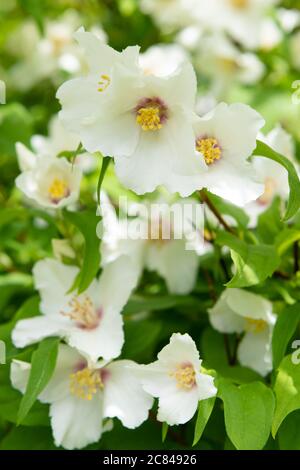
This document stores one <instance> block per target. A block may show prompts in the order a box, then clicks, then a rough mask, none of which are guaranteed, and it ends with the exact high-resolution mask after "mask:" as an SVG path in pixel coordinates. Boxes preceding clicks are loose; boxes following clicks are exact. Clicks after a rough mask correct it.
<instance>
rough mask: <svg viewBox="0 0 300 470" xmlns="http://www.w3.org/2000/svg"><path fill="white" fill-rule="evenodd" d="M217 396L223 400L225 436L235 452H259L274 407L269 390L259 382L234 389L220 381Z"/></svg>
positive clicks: (227, 382) (268, 430)
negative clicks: (236, 450) (235, 449)
mask: <svg viewBox="0 0 300 470" xmlns="http://www.w3.org/2000/svg"><path fill="white" fill-rule="evenodd" d="M218 396H219V397H220V398H221V399H222V400H223V403H224V413H225V426H226V430H227V433H228V437H229V438H230V440H231V442H232V443H233V444H234V446H235V447H236V448H237V449H238V450H259V449H263V447H264V446H265V444H266V442H267V440H268V438H269V435H270V431H271V425H272V419H273V414H274V408H275V399H274V395H273V392H272V390H270V389H269V388H267V387H266V386H265V385H264V384H262V383H261V382H253V383H251V384H244V385H240V386H235V385H233V384H232V383H231V382H229V381H228V380H224V379H222V380H220V382H219V392H218Z"/></svg>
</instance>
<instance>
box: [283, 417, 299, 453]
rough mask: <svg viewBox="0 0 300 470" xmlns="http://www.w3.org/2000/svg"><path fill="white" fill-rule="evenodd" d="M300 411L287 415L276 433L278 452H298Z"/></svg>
mask: <svg viewBox="0 0 300 470" xmlns="http://www.w3.org/2000/svg"><path fill="white" fill-rule="evenodd" d="M299 429H300V410H298V411H294V412H293V413H291V414H290V415H288V416H287V417H286V418H285V420H284V422H283V423H282V425H281V426H280V429H279V431H278V441H279V448H280V450H300V432H299Z"/></svg>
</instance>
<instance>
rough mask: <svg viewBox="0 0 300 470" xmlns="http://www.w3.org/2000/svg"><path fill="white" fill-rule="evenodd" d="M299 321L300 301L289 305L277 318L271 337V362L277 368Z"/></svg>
mask: <svg viewBox="0 0 300 470" xmlns="http://www.w3.org/2000/svg"><path fill="white" fill-rule="evenodd" d="M299 321H300V303H296V304H294V305H289V306H288V307H286V308H285V309H284V310H283V312H282V313H280V315H279V316H278V318H277V322H276V324H275V327H274V331H273V337H272V350H273V364H274V369H277V367H278V366H279V364H280V362H281V360H282V359H283V357H284V355H285V351H286V348H287V346H288V343H289V341H290V339H291V338H292V336H293V334H294V333H295V330H296V328H297V325H298V323H299Z"/></svg>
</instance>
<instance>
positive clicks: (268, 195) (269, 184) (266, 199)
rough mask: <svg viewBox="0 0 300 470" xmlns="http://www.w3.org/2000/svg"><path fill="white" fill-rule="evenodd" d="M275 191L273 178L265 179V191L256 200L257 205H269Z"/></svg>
mask: <svg viewBox="0 0 300 470" xmlns="http://www.w3.org/2000/svg"><path fill="white" fill-rule="evenodd" d="M275 191H276V181H275V180H274V179H273V178H266V179H265V191H264V193H263V194H262V195H261V196H260V197H259V198H258V200H257V201H258V203H259V204H262V205H265V204H269V203H270V202H271V201H272V199H273V197H274V193H275Z"/></svg>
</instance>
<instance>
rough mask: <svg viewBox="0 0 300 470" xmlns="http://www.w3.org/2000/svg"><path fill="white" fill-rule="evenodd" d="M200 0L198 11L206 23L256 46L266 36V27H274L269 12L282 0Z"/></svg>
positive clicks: (259, 44) (258, 45) (203, 22)
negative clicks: (271, 25) (271, 24)
mask: <svg viewBox="0 0 300 470" xmlns="http://www.w3.org/2000/svg"><path fill="white" fill-rule="evenodd" d="M197 3H198V8H197V10H196V11H195V14H197V17H198V19H199V21H200V24H202V26H203V27H207V28H210V29H211V30H212V31H216V30H223V31H225V32H227V33H228V34H229V35H230V36H231V37H232V38H233V39H234V40H236V41H238V42H240V43H241V44H242V45H243V46H244V47H246V48H249V49H255V48H259V47H260V46H261V45H262V42H264V41H265V40H266V39H265V28H266V27H267V28H268V31H269V30H270V18H268V13H269V11H270V10H271V8H272V6H274V5H276V4H277V3H278V0H209V2H207V1H206V0H200V1H198V2H197ZM266 25H267V26H266ZM274 28H275V24H274V23H273V29H274Z"/></svg>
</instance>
